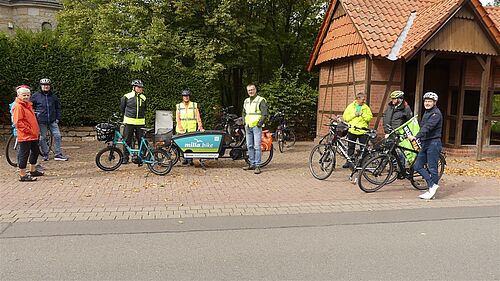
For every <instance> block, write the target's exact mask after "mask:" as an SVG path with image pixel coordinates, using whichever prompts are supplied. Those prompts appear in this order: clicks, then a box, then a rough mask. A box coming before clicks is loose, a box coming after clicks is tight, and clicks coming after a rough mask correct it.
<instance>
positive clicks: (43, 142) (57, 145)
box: [38, 122, 61, 156]
mask: <svg viewBox="0 0 500 281" xmlns="http://www.w3.org/2000/svg"><path fill="white" fill-rule="evenodd" d="M38 126H39V127H40V148H41V149H42V154H43V156H48V155H49V146H48V145H47V130H50V132H51V133H52V137H53V138H54V152H55V154H56V155H61V132H60V131H59V126H57V123H56V122H52V123H50V124H38Z"/></svg>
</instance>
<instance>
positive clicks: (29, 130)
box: [12, 98, 40, 142]
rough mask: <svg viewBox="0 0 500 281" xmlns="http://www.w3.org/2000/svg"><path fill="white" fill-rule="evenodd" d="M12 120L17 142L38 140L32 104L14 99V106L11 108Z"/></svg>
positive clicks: (36, 122)
mask: <svg viewBox="0 0 500 281" xmlns="http://www.w3.org/2000/svg"><path fill="white" fill-rule="evenodd" d="M12 120H13V121H14V126H16V129H17V141H19V142H24V141H34V140H38V135H39V134H40V127H38V121H37V120H36V116H35V113H34V112H33V104H32V103H31V102H29V101H28V102H26V101H23V100H22V99H20V98H16V104H15V105H14V107H12Z"/></svg>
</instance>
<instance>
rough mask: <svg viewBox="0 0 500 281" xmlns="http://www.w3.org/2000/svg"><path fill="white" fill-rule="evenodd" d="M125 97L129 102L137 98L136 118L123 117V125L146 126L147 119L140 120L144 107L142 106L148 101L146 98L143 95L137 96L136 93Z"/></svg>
mask: <svg viewBox="0 0 500 281" xmlns="http://www.w3.org/2000/svg"><path fill="white" fill-rule="evenodd" d="M125 97H126V98H127V100H130V99H133V98H135V105H136V108H135V117H128V116H123V123H124V124H130V125H145V124H146V119H145V118H139V110H140V108H141V107H142V104H143V102H144V101H146V96H145V95H143V94H138V95H137V94H136V93H135V92H134V91H132V92H130V93H127V94H125Z"/></svg>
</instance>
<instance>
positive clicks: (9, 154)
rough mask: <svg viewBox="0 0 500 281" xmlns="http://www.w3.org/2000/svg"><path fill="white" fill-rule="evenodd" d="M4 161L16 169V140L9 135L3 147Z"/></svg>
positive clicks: (12, 135)
mask: <svg viewBox="0 0 500 281" xmlns="http://www.w3.org/2000/svg"><path fill="white" fill-rule="evenodd" d="M5 159H7V163H9V165H11V166H12V167H17V139H16V137H14V134H11V135H10V137H9V140H8V141H7V145H6V146H5Z"/></svg>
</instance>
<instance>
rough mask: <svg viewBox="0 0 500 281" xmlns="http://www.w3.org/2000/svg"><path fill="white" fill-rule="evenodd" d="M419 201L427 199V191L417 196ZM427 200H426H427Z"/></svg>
mask: <svg viewBox="0 0 500 281" xmlns="http://www.w3.org/2000/svg"><path fill="white" fill-rule="evenodd" d="M418 197H419V198H420V199H427V198H428V197H429V191H427V192H425V193H422V194H420V195H419V196H418ZM427 200H428V199H427Z"/></svg>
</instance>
